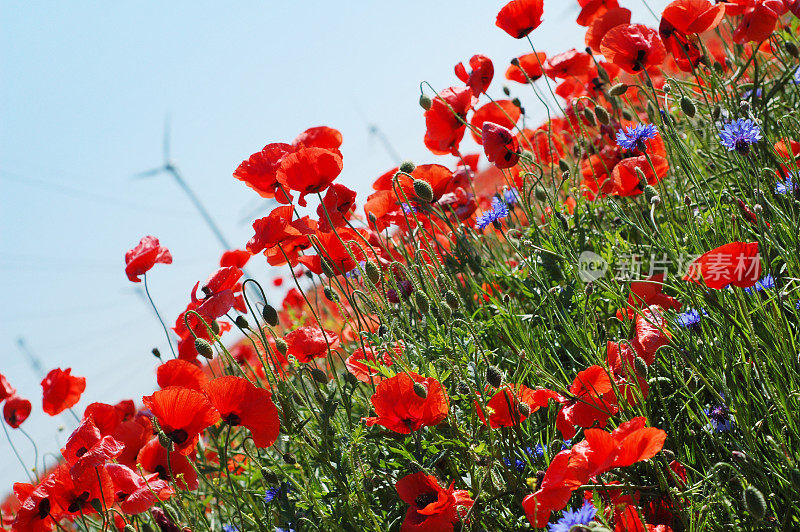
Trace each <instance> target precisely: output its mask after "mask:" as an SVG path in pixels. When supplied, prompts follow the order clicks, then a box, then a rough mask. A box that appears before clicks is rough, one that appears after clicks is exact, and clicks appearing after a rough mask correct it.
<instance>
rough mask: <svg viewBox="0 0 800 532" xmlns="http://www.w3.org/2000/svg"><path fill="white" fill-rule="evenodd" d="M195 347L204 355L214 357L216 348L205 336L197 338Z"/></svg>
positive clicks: (209, 357) (208, 357)
mask: <svg viewBox="0 0 800 532" xmlns="http://www.w3.org/2000/svg"><path fill="white" fill-rule="evenodd" d="M194 348H195V349H196V350H197V352H198V353H199V354H200V355H201V356H202V357H204V358H207V359H209V360H211V359H212V358H214V349H213V348H212V347H211V344H210V343H208V340H206V339H204V338H195V340H194Z"/></svg>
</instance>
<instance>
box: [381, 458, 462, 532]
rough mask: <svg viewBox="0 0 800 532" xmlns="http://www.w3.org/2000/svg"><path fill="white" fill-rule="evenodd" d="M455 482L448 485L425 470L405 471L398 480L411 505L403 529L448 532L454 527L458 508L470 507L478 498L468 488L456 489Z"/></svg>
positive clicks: (404, 495)
mask: <svg viewBox="0 0 800 532" xmlns="http://www.w3.org/2000/svg"><path fill="white" fill-rule="evenodd" d="M454 486H455V482H452V483H450V487H448V488H447V489H444V488H442V487H441V486H439V483H438V482H437V481H436V478H435V477H433V476H431V475H426V474H425V473H423V472H419V473H413V474H411V475H406V476H404V477H403V478H401V479H400V480H398V481H397V484H395V489H396V490H397V494H398V495H399V496H400V498H401V499H402V500H403V502H405V503H406V504H408V505H409V508H408V511H407V512H406V518H405V521H403V525H402V526H401V527H400V531H401V532H440V531H441V532H445V531H451V532H452V530H453V524H454V523H457V522H458V521H459V520H460V516H459V510H461V509H462V508H464V509H466V508H469V507H471V506H472V505H473V504H474V502H475V501H473V500H472V499H470V498H469V493H468V492H467V491H465V490H454V489H453V488H454Z"/></svg>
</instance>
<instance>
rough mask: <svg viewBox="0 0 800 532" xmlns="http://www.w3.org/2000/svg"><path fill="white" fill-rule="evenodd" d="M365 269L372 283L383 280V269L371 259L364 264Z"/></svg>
mask: <svg viewBox="0 0 800 532" xmlns="http://www.w3.org/2000/svg"><path fill="white" fill-rule="evenodd" d="M364 270H365V271H366V272H367V279H369V280H370V282H371V283H372V284H378V282H379V281H380V280H381V271H380V269H379V268H378V266H377V265H376V264H375V263H374V262H372V261H371V260H368V261H367V262H366V264H364Z"/></svg>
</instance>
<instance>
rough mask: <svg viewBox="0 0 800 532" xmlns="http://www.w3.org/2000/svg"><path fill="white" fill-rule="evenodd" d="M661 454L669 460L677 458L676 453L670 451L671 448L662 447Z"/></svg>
mask: <svg viewBox="0 0 800 532" xmlns="http://www.w3.org/2000/svg"><path fill="white" fill-rule="evenodd" d="M660 454H661V455H662V456H663V457H664V459H665V460H666V461H667V462H672V461H673V460H675V453H673V452H672V451H670V450H669V449H661V452H660Z"/></svg>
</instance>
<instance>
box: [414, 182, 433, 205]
mask: <svg viewBox="0 0 800 532" xmlns="http://www.w3.org/2000/svg"><path fill="white" fill-rule="evenodd" d="M414 194H416V195H417V197H418V198H419V199H421V200H422V201H424V202H425V203H430V202H432V201H433V189H432V188H431V186H430V185H429V184H428V183H427V182H426V181H423V180H422V179H415V180H414Z"/></svg>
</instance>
